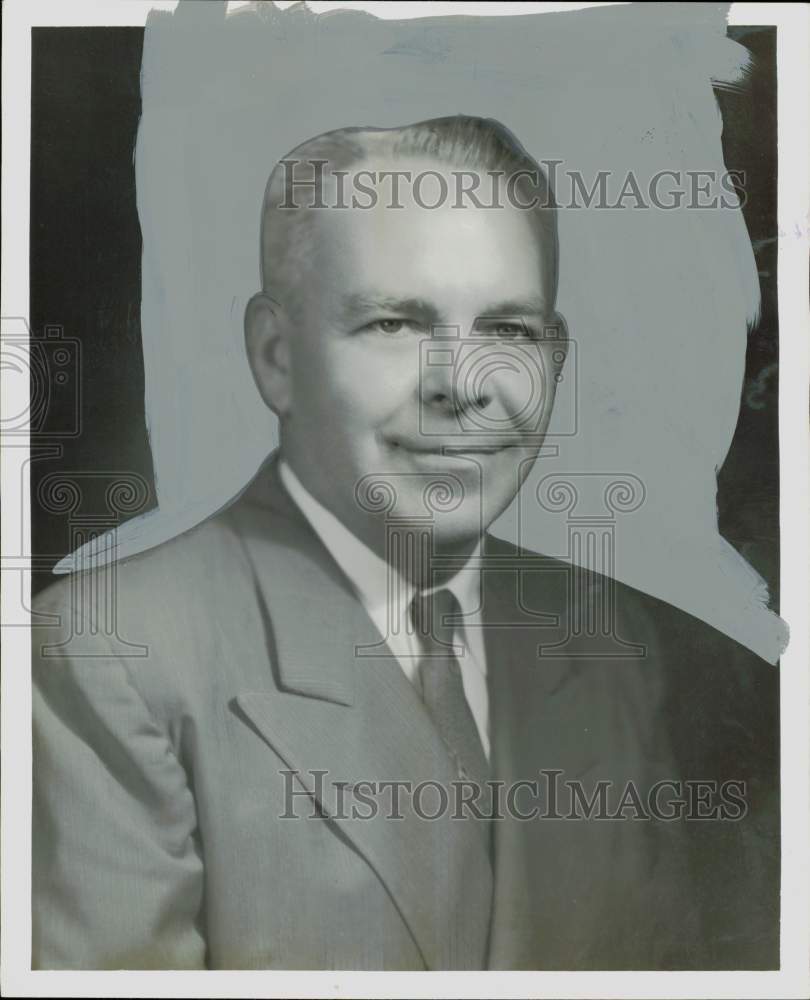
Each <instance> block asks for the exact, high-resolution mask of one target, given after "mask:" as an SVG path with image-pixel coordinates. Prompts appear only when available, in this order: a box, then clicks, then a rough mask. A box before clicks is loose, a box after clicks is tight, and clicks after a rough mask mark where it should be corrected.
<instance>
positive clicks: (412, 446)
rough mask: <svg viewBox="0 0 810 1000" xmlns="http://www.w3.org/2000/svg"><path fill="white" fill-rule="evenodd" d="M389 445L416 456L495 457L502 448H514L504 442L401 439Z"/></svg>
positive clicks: (509, 443)
mask: <svg viewBox="0 0 810 1000" xmlns="http://www.w3.org/2000/svg"><path fill="white" fill-rule="evenodd" d="M388 443H389V445H390V446H391V447H392V448H394V449H401V450H402V451H407V452H410V453H412V454H416V455H425V456H428V455H436V456H438V457H442V456H445V455H459V456H464V455H495V454H497V453H498V452H500V451H503V450H504V448H509V447H514V443H512V442H508V441H505V440H501V441H497V442H475V441H465V442H461V443H459V442H457V441H453V442H447V441H436V442H433V441H426V440H419V441H409V440H407V439H403V438H394V439H392V440H390V441H389V442H388Z"/></svg>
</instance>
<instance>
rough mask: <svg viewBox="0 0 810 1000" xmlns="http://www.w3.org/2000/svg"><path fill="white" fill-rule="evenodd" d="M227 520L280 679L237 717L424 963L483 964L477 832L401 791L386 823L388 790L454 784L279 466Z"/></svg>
mask: <svg viewBox="0 0 810 1000" xmlns="http://www.w3.org/2000/svg"><path fill="white" fill-rule="evenodd" d="M230 516H231V518H232V520H233V521H234V523H235V525H236V527H237V531H238V533H239V535H240V537H241V539H242V542H243V544H244V548H245V551H246V553H247V557H248V559H249V560H250V563H251V565H252V567H253V571H254V574H255V580H256V584H257V587H258V590H259V591H260V594H261V598H262V602H263V605H264V608H265V611H266V615H267V620H266V628H267V635H268V643H269V644H270V645H271V646H272V647H274V648H273V649H272V650H271V657H270V659H271V661H272V663H273V665H274V669H275V670H276V672H277V673H276V676H275V685H274V686H273V687H268V689H267V690H264V691H243V692H240V693H239V695H238V697H237V701H238V704H239V706H240V708H241V710H242V712H243V713H244V716H245V717H246V719H247V720H249V722H250V724H251V725H252V726H253V727H254V728H255V729H256V730H257V731H258V732H259V734H260V735H261V736H262V738H263V739H264V740H265V741H266V742H267V743H268V744H269V745H270V746H271V747H272V748H273V749H274V750H275V751H276V753H277V754H278V755H279V756H280V757H281V758H282V759H283V760H284V761H285V762H286V764H287V765H288V767H290V769H292V770H294V771H296V772H297V775H298V777H299V778H300V780H301V783H302V784H303V785H304V787H305V788H306V789H307V791H308V792H309V793H310V794H312V795H313V796H314V797H315V798H316V799H317V800H318V802H319V804H320V806H321V808H322V810H323V812H324V813H325V814H326V815H327V817H329V819H328V820H327V822H330V823H331V824H332V825H333V826H334V827H335V828H336V832H337V833H338V834H339V835H340V834H343V835H345V836H346V837H348V838H349V839H350V840H351V841H352V843H353V844H354V846H355V847H356V849H357V850H358V851H360V852H361V854H362V855H363V856H364V857H365V858H366V860H367V861H368V863H369V865H370V866H371V867H372V868H373V870H374V871H375V873H376V874H377V876H378V877H379V879H380V880H381V882H382V883H383V885H384V886H385V888H386V889H387V891H388V892H389V894H390V895H391V897H392V899H393V900H394V902H395V904H396V905H397V907H398V909H399V911H400V913H401V915H402V917H403V919H404V921H405V922H406V924H407V926H408V928H409V929H410V932H411V934H412V936H413V938H414V940H415V941H416V943H417V945H418V947H419V949H420V951H421V953H422V955H423V958H424V961H425V965H426V966H427V967H428V968H430V969H453V968H481V967H482V964H483V962H484V955H485V949H486V939H487V932H488V927H489V905H488V904H489V897H490V893H491V887H492V873H491V866H490V863H489V859H488V857H487V854H486V851H485V849H484V847H483V844H482V841H481V838H480V836H479V835H478V831H477V830H476V829H474V827H473V825H472V824H471V823H467V822H460V821H458V820H455V821H454V820H452V819H451V818H450V815H449V811H448V810H445V811H444V813H443V814H442V815H441V816H440V817H439V818H437V819H435V820H428V819H425V818H420V816H419V815H418V814H417V811H415V809H414V802H413V798H412V796H411V795H409V794H407V792H406V791H404V790H400V792H399V801H398V806H399V808H398V810H396V809H395V808H394V814H395V815H397V816H401V818H389V816H390V815H391V814H392V807H395V806H396V805H397V803H395V802H394V801H393V796H394V789H393V786H392V785H391V784H390V783H396V782H409V783H410V784H411V786H412V787H413V786H414V785H416V784H418V783H420V782H431V783H434V782H438V783H439V784H440V785H444V786H445V787H446V786H447V784H448V783H449V782H450V781H451V780H452V779H453V778H454V777H455V774H454V771H453V768H452V764H451V761H450V760H449V758H448V755H447V752H446V750H445V747H444V744H443V743H442V741H441V739H440V737H439V735H438V733H437V731H436V729H435V726H434V725H433V723H432V721H431V719H430V718H429V716H428V714H427V712H426V710H425V708H424V705H423V703H422V701H421V699H420V698H419V696H418V695H417V693H416V692H415V691H414V689H413V687H412V685H411V684H410V682H409V681H408V680H407V678H406V677H405V675H404V673H403V671H402V669H401V667H400V666H399V664H398V662H397V661H396V659H395V658H394V657H393V655H392V654H391V653H390V650H388V647H387V646H386V645H385V643H384V641H383V637H382V636H381V635H380V633H379V632H378V631H377V629H376V628H375V626H374V625H373V623H372V622H371V620H370V619H369V617H368V616H367V615H366V613H365V611H364V610H363V608H362V606H361V605H360V603H359V602H358V600H357V599H356V598H355V596H354V594H353V592H352V590H351V587H350V586H349V584H348V581H347V580H346V579H345V577H344V576H343V574H342V573H341V571H340V569H339V568H338V567H337V566H336V565H335V564H334V562H333V560H332V559H331V557H330V556H329V555H328V553H327V552H326V550H325V549H324V548H323V546H322V545H321V543H320V541H319V539H318V538H317V536H316V535H315V533H314V532H313V531H312V530H311V529H310V528H309V526H308V524H307V523H306V521H305V520H304V518H303V517H302V516H301V515H300V514H299V513H298V511H297V508H296V507H295V506H294V504H292V501H291V500H290V499H289V497H288V496H287V495H286V492H284V491H283V488H282V487H281V484H280V482H279V480H278V476H277V471H276V468H275V463H274V462H271V464H270V467H269V469H267V470H265V472H263V473H262V474H261V475H260V477H259V479H258V480H257V481H256V483H255V484H254V486H253V487H251V488H250V490H249V491H248V495H247V496H246V497H245V499H244V500H243V501H242V502H241V503H239V504H237V505H236V507H235V508H233V509H232V511H231V512H230ZM369 652H372V653H374V654H376V655H366V654H367V653H369ZM323 772H326V773H323ZM363 781H368V782H374V783H376V790H377V794H376V795H375V796H374V797H373V805H372V806H370V805H369V804H368V800H369V797H370V792H369V789H368V788H367V787H366V788H363V789H358V790H357V791H361V792H362V794H363V795H364V800H363V801H360V800H359V799H357V798H356V797H355V795H354V794H353V793H352V792H351V791H350V790H347V789H346V787H345V785H346V784H348V785H355V784H356V783H358V782H363ZM385 782H387V783H389V785H387V786H385V785H381V783H385ZM437 794H438V792H437V790H436V786H435V785H434V784H431V785H428V786H425V787H424V789H423V798H422V800H421V807H422V811H423V813H425V812H426V813H428V814H432V813H433V812H435V811H436V808H437ZM419 805H420V803H419V802H418V801H417V802H416V806H417V809H418V807H419ZM373 810H376V812H375V813H374V814H373V815H371V816H369V813H370V812H372V811H373ZM365 817H368V818H365ZM482 900H485V901H486V902H485V904H484V905H482Z"/></svg>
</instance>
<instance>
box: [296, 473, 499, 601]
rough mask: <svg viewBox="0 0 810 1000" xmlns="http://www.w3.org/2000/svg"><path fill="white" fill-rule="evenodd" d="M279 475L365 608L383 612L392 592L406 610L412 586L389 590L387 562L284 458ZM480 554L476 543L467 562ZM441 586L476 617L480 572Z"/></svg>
mask: <svg viewBox="0 0 810 1000" xmlns="http://www.w3.org/2000/svg"><path fill="white" fill-rule="evenodd" d="M279 474H280V476H281V481H282V483H283V484H284V487H285V489H286V490H287V492H288V493H289V494H290V496H291V497H292V499H293V501H294V502H295V503H296V505H297V506H298V507H299V508H300V510H301V513H302V514H303V515H304V517H306V519H307V521H309V523H310V525H311V526H312V528H313V529H314V530H315V532H316V534H317V535H318V537H319V538H320V539H321V541H322V542H323V544H324V545H325V546H326V549H327V551H328V552H329V553H330V555H331V556H332V558H333V559H334V560H335V562H336V563H337V564H338V566H339V567H340V568H341V570H342V571H343V573H344V574H345V575H346V577H347V578H348V579H349V582H350V583H351V584H352V586H353V587H354V588H355V590H356V591H357V596H358V597H359V598H360V600H361V601H362V603H363V604H364V605H365V607H366V608H367V609H374V610H376V611H383V610H384V609H385V608H386V604H387V602H388V599H389V597H388V595H389V593H391V594H392V596H393V597H394V600H395V602H396V604H397V608H398V610H400V611H401V610H403V609H405V608H407V607H408V606H409V605H410V603H411V600H412V599H413V596H414V594H415V593H416V588H415V587H414V586H413V584H411V583H410V582H408V581H406V580H404V579H402V578H401V577H400V578H397V580H396V582H397V583H398V586H396V587H390V583H391V582H392V581H391V579H390V577H391V568H390V567H389V565H388V563H387V562H386V561H385V560H384V559H382V558H380V556H378V555H377V554H376V553H375V552H372V550H371V549H370V548H369V547H368V546H367V545H365V544H364V543H363V542H361V541H360V539H359V538H357V536H356V535H354V534H352V532H351V531H349V529H348V528H347V527H346V526H345V525H344V524H343V522H342V521H340V520H338V518H337V517H335V515H334V514H333V513H332V512H331V511H329V510H327V509H326V507H324V506H323V504H321V503H319V502H318V501H317V500H316V499H315V497H313V496H312V494H311V493H310V492H309V491H308V490H307V489H306V488H305V487H304V486H303V485H302V483H301V481H300V480H299V478H298V476H296V474H295V473H294V472H293V470H292V469H291V468H290V467H289V465H287V463H286V462H285V461H284V460H283V459H282V460H281V461H280V462H279ZM480 551H481V543H480V541H479V542H478V545H477V546H476V548H475V551H474V552H473V553H472V555H471V557H470V559H471V560H474V559H476V558H477V556H478V555H479V554H480ZM442 586H443V587H446V588H447V589H448V590H450V591H452V593H453V595H454V596H455V598H456V600H457V601H458V603H459V607H460V609H461V612H462V614H475V613H476V612H477V611H478V609H479V607H480V597H481V574H480V572H473V571H471V570H467V569H461V570H459V571H458V573H456V574H455V576H453V577H452V578H451V579H450V580H448V581H447V582H446V583H444V584H443V585H442Z"/></svg>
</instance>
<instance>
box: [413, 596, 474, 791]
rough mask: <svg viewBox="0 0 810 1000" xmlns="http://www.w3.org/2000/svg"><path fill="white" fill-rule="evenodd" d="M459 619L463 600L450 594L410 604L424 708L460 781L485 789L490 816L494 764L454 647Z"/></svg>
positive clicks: (425, 598)
mask: <svg viewBox="0 0 810 1000" xmlns="http://www.w3.org/2000/svg"><path fill="white" fill-rule="evenodd" d="M458 614H459V605H458V601H457V600H456V598H455V596H454V595H453V593H452V592H451V591H450V590H447V589H444V590H438V591H434V592H431V593H429V594H417V595H416V596H415V597H414V599H413V601H412V603H411V616H412V618H413V623H414V627H415V629H416V634H417V636H418V637H419V640H420V642H421V646H422V654H423V655H422V658H421V660H420V661H419V677H420V680H421V682H422V697H423V699H424V702H425V706H426V707H427V710H428V711H429V712H430V714H431V716H432V718H433V721H434V722H435V724H436V728H437V729H438V730H439V734H440V735H441V737H442V739H443V740H444V743H445V745H446V746H447V749H448V750H449V752H450V755H451V757H452V758H453V759H454V761H455V763H456V767H457V770H458V773H459V776H460V777H462V778H464V779H467V780H469V781H474V782H476V784H478V785H479V786H480V787H481V788H482V796H481V798H480V799H479V800H478V805H479V809H481V810H482V811H488V807H489V794H488V792H489V790H488V788H487V787H486V786H485V785H484V782H486V780H487V779H488V777H489V764H488V762H487V758H486V754H485V753H484V748H483V746H482V744H481V737H480V736H479V733H478V727H477V726H476V724H475V719H474V718H473V714H472V712H471V711H470V706H469V704H468V702H467V698H466V696H465V694H464V684H463V682H462V679H461V666H460V665H459V662H458V659H457V658H456V655H455V653H454V651H453V647H452V639H453V628H454V624H453V619H454V618H455V617H456V616H457V615H458Z"/></svg>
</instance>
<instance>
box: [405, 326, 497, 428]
mask: <svg viewBox="0 0 810 1000" xmlns="http://www.w3.org/2000/svg"><path fill="white" fill-rule="evenodd" d="M462 349H463V345H461V344H459V342H458V341H457V340H448V341H442V340H441V339H437V340H435V341H433V343H432V344H431V345H430V346H429V347H428V348H427V350H426V351H425V353H424V355H423V358H422V365H421V366H420V372H419V394H420V397H421V401H422V405H423V406H425V407H427V408H429V409H430V410H432V411H433V412H435V413H441V414H447V415H450V416H453V415H455V414H458V413H464V412H466V411H468V410H485V409H486V408H487V407H488V406H489V404H490V402H491V394H490V392H489V391H488V390H487V386H486V378H485V377H476V376H477V375H478V376H481V375H483V374H484V373H480V372H479V373H476V372H475V371H474V370H472V371H465V370H464V369H465V366H463V365H461V364H460V361H461V353H460V352H461V350H462Z"/></svg>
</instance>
